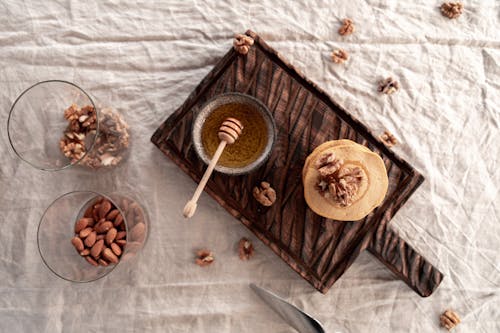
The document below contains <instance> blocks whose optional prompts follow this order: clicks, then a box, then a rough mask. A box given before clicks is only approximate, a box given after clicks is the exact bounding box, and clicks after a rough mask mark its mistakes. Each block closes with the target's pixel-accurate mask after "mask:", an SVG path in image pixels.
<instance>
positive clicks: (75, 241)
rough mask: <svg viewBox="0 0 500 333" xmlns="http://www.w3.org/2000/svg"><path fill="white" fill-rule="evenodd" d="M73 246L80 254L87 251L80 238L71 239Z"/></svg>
mask: <svg viewBox="0 0 500 333" xmlns="http://www.w3.org/2000/svg"><path fill="white" fill-rule="evenodd" d="M71 244H73V246H74V247H75V249H76V250H77V251H78V252H81V251H83V250H84V249H85V246H84V245H83V241H82V239H81V238H80V237H77V236H75V237H73V238H72V239H71Z"/></svg>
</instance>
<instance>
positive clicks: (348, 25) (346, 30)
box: [339, 18, 355, 36]
mask: <svg viewBox="0 0 500 333" xmlns="http://www.w3.org/2000/svg"><path fill="white" fill-rule="evenodd" d="M342 23H343V25H342V26H341V27H340V28H339V34H341V35H342V36H345V35H350V34H352V33H353V32H354V30H355V29H354V23H353V22H352V20H351V19H348V18H346V19H344V20H343V21H342Z"/></svg>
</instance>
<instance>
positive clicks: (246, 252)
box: [238, 237, 254, 260]
mask: <svg viewBox="0 0 500 333" xmlns="http://www.w3.org/2000/svg"><path fill="white" fill-rule="evenodd" d="M253 253H254V248H253V244H252V242H250V241H249V240H248V239H246V238H245V237H243V238H242V239H240V242H239V243H238V254H239V255H240V259H241V260H249V259H250V258H251V257H252V256H253Z"/></svg>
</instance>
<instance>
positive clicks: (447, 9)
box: [440, 2, 464, 20]
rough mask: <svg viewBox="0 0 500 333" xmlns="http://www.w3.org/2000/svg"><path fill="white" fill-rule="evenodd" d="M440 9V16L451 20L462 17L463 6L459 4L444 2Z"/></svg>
mask: <svg viewBox="0 0 500 333" xmlns="http://www.w3.org/2000/svg"><path fill="white" fill-rule="evenodd" d="M440 8H441V14H443V16H446V17H447V18H449V19H450V20H451V19H455V18H457V17H459V16H460V15H462V10H463V8H464V6H463V5H462V3H460V2H444V3H443V4H442V5H441V7H440Z"/></svg>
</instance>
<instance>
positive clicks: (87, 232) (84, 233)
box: [78, 227, 92, 239]
mask: <svg viewBox="0 0 500 333" xmlns="http://www.w3.org/2000/svg"><path fill="white" fill-rule="evenodd" d="M91 232H92V228H88V227H87V228H85V229H83V230H82V231H80V233H79V234H78V236H80V238H82V239H83V238H85V237H87V236H88V235H90V233H91Z"/></svg>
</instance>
